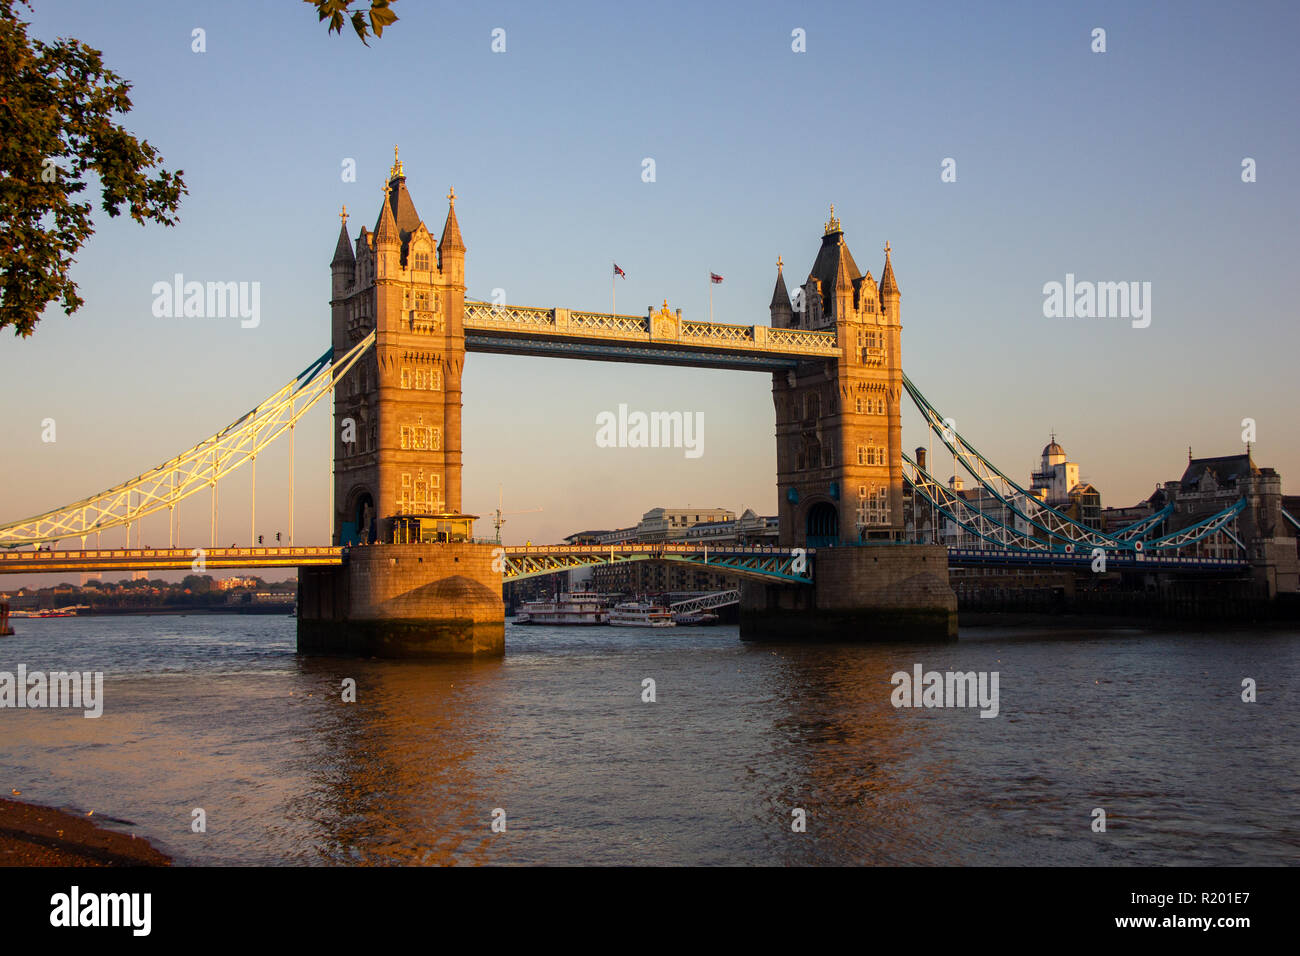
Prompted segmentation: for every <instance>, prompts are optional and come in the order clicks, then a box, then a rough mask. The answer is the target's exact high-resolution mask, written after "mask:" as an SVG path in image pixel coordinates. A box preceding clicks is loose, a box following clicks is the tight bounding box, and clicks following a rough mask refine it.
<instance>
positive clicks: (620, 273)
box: [614, 262, 627, 279]
mask: <svg viewBox="0 0 1300 956" xmlns="http://www.w3.org/2000/svg"><path fill="white" fill-rule="evenodd" d="M614 275H616V276H622V277H623V278H624V279H626V278H627V273H626V272H624V271H623V270H622V269H620V268H619V267H618V263H617V262H616V263H614Z"/></svg>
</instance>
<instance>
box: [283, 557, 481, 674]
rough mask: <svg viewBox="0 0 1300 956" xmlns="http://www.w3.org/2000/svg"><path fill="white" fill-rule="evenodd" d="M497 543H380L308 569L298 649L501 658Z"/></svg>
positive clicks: (302, 583) (301, 598) (303, 584)
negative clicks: (340, 560)
mask: <svg viewBox="0 0 1300 956" xmlns="http://www.w3.org/2000/svg"><path fill="white" fill-rule="evenodd" d="M493 550H494V548H493V546H492V545H490V544H472V543H468V542H459V543H439V544H375V545H367V546H360V547H353V548H350V549H349V550H348V555H347V561H346V563H345V564H344V565H343V567H339V568H304V569H303V570H302V575H301V579H300V586H299V598H298V651H299V653H303V654H331V653H346V654H364V655H367V656H372V657H500V656H501V655H503V654H504V653H505V605H504V604H503V602H502V600H501V571H500V570H493V566H492V565H493V556H492V553H493Z"/></svg>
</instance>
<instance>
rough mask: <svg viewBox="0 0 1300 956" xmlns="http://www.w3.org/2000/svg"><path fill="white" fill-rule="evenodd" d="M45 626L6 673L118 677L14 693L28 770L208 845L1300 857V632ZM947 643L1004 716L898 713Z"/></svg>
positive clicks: (429, 857)
mask: <svg viewBox="0 0 1300 956" xmlns="http://www.w3.org/2000/svg"><path fill="white" fill-rule="evenodd" d="M15 624H16V626H17V628H18V631H19V633H18V634H17V635H16V636H14V637H9V638H0V671H9V672H15V671H16V670H17V668H18V665H20V664H25V665H26V667H27V669H28V671H29V672H30V671H38V670H44V671H60V670H73V669H75V670H80V671H102V672H103V674H104V692H103V694H104V712H103V716H102V717H100V718H98V719H86V718H85V717H83V716H82V712H81V711H80V710H52V709H46V710H29V709H21V710H19V709H5V710H0V728H3V733H2V734H0V767H3V780H0V783H2V784H3V787H4V788H5V789H4V790H3V791H0V792H3V793H4V794H6V795H8V794H9V793H10V791H11V790H16V791H20V792H21V797H20V799H22V800H29V801H32V802H35V803H41V804H46V805H49V806H55V807H63V808H70V809H74V810H79V811H81V812H83V813H84V812H86V811H93V812H94V818H95V819H97V820H100V821H101V822H105V823H106V824H108V825H111V826H113V827H114V828H117V829H122V830H123V831H124V832H129V833H135V834H137V835H139V836H143V837H145V838H147V839H148V840H150V841H151V842H152V843H153V844H154V845H155V846H157V847H159V848H160V849H161V850H163V851H164V852H166V853H168V854H169V855H171V856H172V857H173V858H174V859H175V861H176V862H177V863H178V864H296V865H318V864H324V865H331V864H402V865H411V864H442V863H462V864H477V863H490V864H597V865H603V864H650V865H660V864H778V865H784V864H794V865H806V864H994V865H1031V864H1032V865H1041V864H1046V865H1064V864H1082V865H1130V864H1147V865H1188V864H1196V865H1210V864H1226V865H1233V864H1251V865H1262V864H1267V865H1279V864H1295V863H1296V862H1298V861H1300V800H1298V799H1297V796H1298V794H1297V789H1298V787H1297V773H1296V771H1297V768H1300V733H1298V731H1300V717H1298V716H1297V714H1298V710H1297V706H1296V705H1297V702H1298V698H1300V694H1298V693H1297V686H1298V684H1297V677H1300V632H1296V631H1259V632H1253V631H1245V630H1242V631H1214V632H1210V633H1206V634H1200V633H1188V632H1186V631H1184V632H1177V631H1159V632H1148V631H1143V630H1138V629H1109V630H1086V629H1078V630H1054V631H1051V632H1048V631H1044V630H1041V629H1038V630H1035V629H1030V628H1003V629H996V628H974V629H963V632H962V639H961V640H960V641H959V642H958V643H955V644H942V645H928V646H919V647H918V646H909V645H900V644H893V645H890V644H874V645H842V646H828V645H817V646H800V645H767V644H763V645H750V644H745V643H742V642H741V641H740V640H739V638H738V635H737V631H736V628H734V627H725V626H724V627H712V628H676V629H673V630H639V629H632V628H608V627H598V628H544V627H536V628H535V627H525V626H516V625H513V624H509V623H508V624H507V626H506V655H505V658H504V659H502V660H494V661H489V662H477V663H468V662H446V663H434V662H425V661H410V662H407V661H400V662H398V661H380V660H361V659H350V658H306V657H299V656H298V655H297V654H296V653H295V630H294V625H295V622H294V620H293V619H292V618H291V617H288V616H283V617H281V616H274V617H271V616H217V615H211V616H203V615H191V616H184V617H176V616H156V617H120V618H113V617H81V618H66V619H51V620H22V621H16V622H15ZM917 664H920V665H922V666H923V667H924V668H925V670H927V671H929V670H938V671H949V670H953V671H977V672H993V671H996V672H998V674H999V678H1000V679H999V689H1000V702H999V713H998V716H997V717H995V718H992V719H985V718H981V717H980V716H979V711H978V709H975V708H951V709H896V708H895V707H894V706H893V705H892V704H891V700H890V698H891V692H892V690H893V685H892V684H891V682H890V678H891V675H892V674H894V673H895V672H897V671H906V672H909V673H910V672H911V671H912V669H913V668H914V666H915V665H917ZM1247 677H1249V678H1253V679H1254V680H1255V681H1256V682H1257V684H1258V700H1257V701H1256V702H1254V703H1245V702H1243V701H1242V699H1241V694H1242V680H1243V678H1247ZM348 678H351V679H353V680H355V681H356V687H357V701H356V703H346V702H344V701H343V700H342V687H343V682H344V681H345V679H348ZM646 678H651V679H653V681H654V689H655V698H656V699H655V701H654V702H646V701H644V700H643V681H644V680H645V679H646ZM196 808H201V809H202V810H203V811H204V814H205V816H206V823H207V832H206V833H195V832H192V829H191V821H192V819H193V817H192V814H193V811H194V810H195V809H196ZM1096 808H1101V809H1103V810H1104V811H1105V813H1106V821H1107V828H1106V831H1105V832H1104V833H1101V832H1094V830H1093V819H1094V814H1093V811H1094V809H1096ZM498 809H500V810H503V811H504V817H505V832H494V831H493V829H492V821H493V811H494V810H498ZM795 810H802V811H804V817H805V819H806V832H795V831H794V829H793V828H792V819H794V817H795V816H796V815H795V814H793V813H792V811H795ZM498 816H499V815H498ZM114 821H117V822H114Z"/></svg>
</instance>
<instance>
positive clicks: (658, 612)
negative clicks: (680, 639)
mask: <svg viewBox="0 0 1300 956" xmlns="http://www.w3.org/2000/svg"><path fill="white" fill-rule="evenodd" d="M609 623H610V624H613V625H614V626H615V627H676V626H677V622H676V621H674V620H673V612H672V611H671V610H669V609H668V608H666V607H663V606H661V605H659V604H652V603H651V602H649V601H624V602H623V603H622V604H619V605H616V606H615V608H614V610H612V611H610V612H609Z"/></svg>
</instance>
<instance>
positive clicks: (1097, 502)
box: [1029, 434, 1101, 528]
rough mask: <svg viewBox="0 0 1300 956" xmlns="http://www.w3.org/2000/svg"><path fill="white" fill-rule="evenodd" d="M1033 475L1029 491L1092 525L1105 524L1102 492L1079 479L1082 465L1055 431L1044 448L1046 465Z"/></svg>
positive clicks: (1075, 518)
mask: <svg viewBox="0 0 1300 956" xmlns="http://www.w3.org/2000/svg"><path fill="white" fill-rule="evenodd" d="M1029 477H1030V480H1031V484H1030V487H1029V490H1030V491H1031V492H1032V493H1033V494H1034V495H1036V496H1037V497H1038V500H1039V501H1042V502H1043V503H1044V504H1047V505H1050V506H1051V507H1053V508H1055V509H1056V510H1057V511H1062V512H1064V513H1065V514H1067V515H1069V516H1070V517H1071V518H1073V519H1074V520H1076V521H1078V522H1080V523H1082V524H1086V525H1088V526H1089V527H1090V528H1100V527H1101V495H1100V494H1099V493H1098V491H1097V489H1096V488H1094V487H1093V486H1092V485H1090V484H1087V483H1086V482H1081V481H1080V480H1079V466H1078V464H1077V463H1076V462H1073V461H1070V460H1069V458H1068V457H1067V456H1066V454H1065V449H1064V448H1062V447H1061V446H1060V445H1059V444H1057V441H1056V435H1055V434H1053V435H1052V438H1051V441H1049V442H1048V443H1047V444H1046V445H1045V446H1044V447H1043V456H1042V467H1041V468H1040V469H1039V470H1038V471H1036V472H1034V473H1033V474H1032V475H1030V476H1029Z"/></svg>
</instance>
